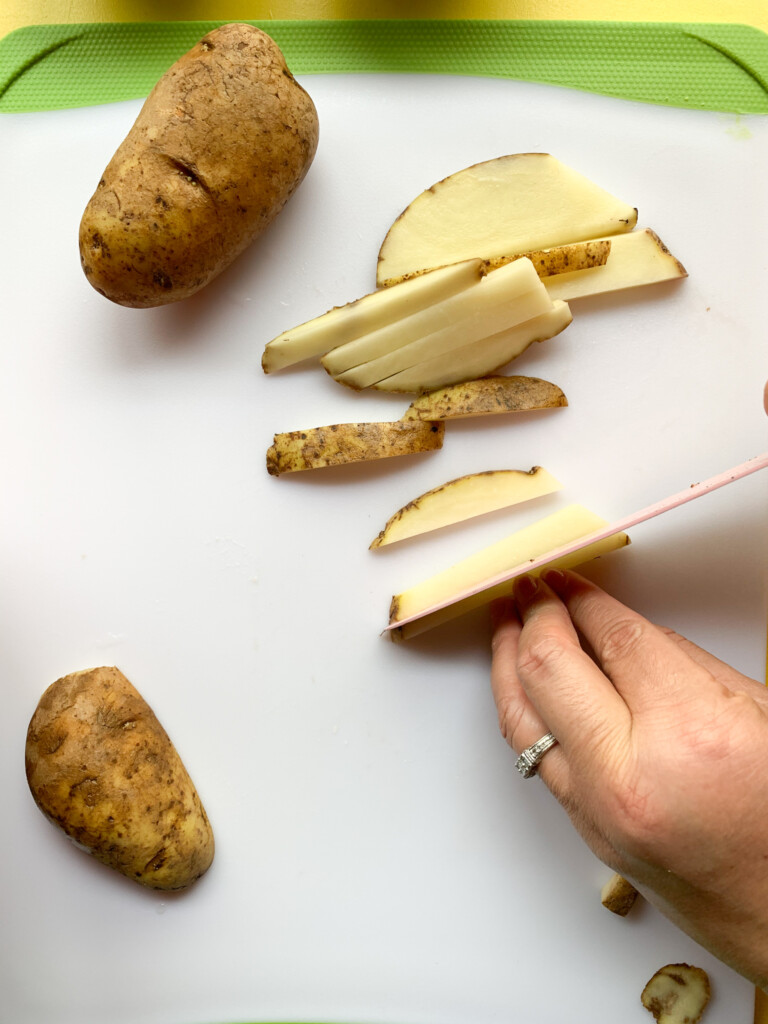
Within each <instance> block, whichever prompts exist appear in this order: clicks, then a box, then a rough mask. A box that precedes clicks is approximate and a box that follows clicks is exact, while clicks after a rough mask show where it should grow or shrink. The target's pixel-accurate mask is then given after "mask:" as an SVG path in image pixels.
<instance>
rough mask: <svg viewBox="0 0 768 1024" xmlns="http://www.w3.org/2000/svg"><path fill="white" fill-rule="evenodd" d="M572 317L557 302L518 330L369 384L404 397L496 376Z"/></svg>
mask: <svg viewBox="0 0 768 1024" xmlns="http://www.w3.org/2000/svg"><path fill="white" fill-rule="evenodd" d="M572 319H573V317H572V316H571V311H570V309H569V308H568V305H567V304H566V303H565V302H560V301H556V302H554V303H553V308H552V310H551V311H550V312H549V313H544V314H543V315H542V316H537V317H534V318H533V319H532V320H527V321H526V322H525V323H523V324H518V326H517V327H512V328H510V329H509V330H507V331H500V332H499V333H498V334H494V335H492V336H491V337H490V338H483V339H482V340H481V341H479V342H474V343H473V344H471V345H462V346H461V347H460V348H455V349H451V351H450V352H445V353H442V354H440V355H435V356H433V357H432V358H431V359H427V360H425V361H424V362H423V363H417V364H416V366H412V367H410V368H409V369H407V370H401V371H400V372H399V373H395V374H393V375H392V376H391V377H385V378H384V380H380V381H379V382H378V383H377V384H373V385H371V386H372V387H373V388H374V390H377V391H396V392H401V393H404V394H412V393H414V392H417V393H418V392H424V391H435V390H437V389H438V388H442V387H446V386H448V385H449V384H460V383H462V382H463V381H469V380H475V379H476V378H478V377H484V376H486V375H487V374H492V373H495V372H496V370H499V369H500V368H501V367H502V366H506V365H507V363H509V362H511V361H512V360H513V359H516V358H517V357H518V356H519V355H522V353H523V352H525V350H526V349H527V348H529V346H531V345H533V344H534V343H535V342H537V341H546V340H547V339H548V338H554V337H555V335H557V334H560V332H561V331H564V330H565V328H566V327H567V326H568V325H569V324H570V323H571V321H572Z"/></svg>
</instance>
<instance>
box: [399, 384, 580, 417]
mask: <svg viewBox="0 0 768 1024" xmlns="http://www.w3.org/2000/svg"><path fill="white" fill-rule="evenodd" d="M566 405H568V399H567V398H566V397H565V394H564V393H563V391H562V389H561V388H559V387H558V386H557V385H556V384H552V383H550V382H549V381H547V380H541V379H540V378H539V377H519V376H518V377H505V376H500V375H495V376H491V377H481V378H479V379H478V380H470V381H465V382H463V383H461V384H450V385H448V386H447V387H444V388H438V389H437V390H435V391H428V392H426V393H425V394H423V395H420V396H419V397H418V398H416V399H415V400H414V401H413V402H411V404H410V406H409V407H408V408H407V409H406V411H405V413H404V415H403V419H404V420H411V419H419V420H448V419H451V420H455V419H466V418H468V417H470V416H491V415H494V414H496V413H506V412H530V411H531V410H533V409H555V408H558V407H562V406H566Z"/></svg>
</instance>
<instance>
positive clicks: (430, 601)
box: [389, 504, 608, 624]
mask: <svg viewBox="0 0 768 1024" xmlns="http://www.w3.org/2000/svg"><path fill="white" fill-rule="evenodd" d="M607 525H608V524H607V523H606V522H605V520H604V519H601V517H600V516H598V515H595V513H594V512H591V511H590V510H589V509H587V508H584V507H583V506H582V505H576V504H573V505H568V506H566V507H564V508H561V509H559V510H558V511H556V512H553V513H552V514H551V515H549V516H546V517H545V518H543V519H538V520H536V521H535V522H533V523H531V524H530V525H529V526H526V527H524V528H523V529H521V530H518V531H517V532H515V533H512V534H510V535H509V536H507V537H503V538H502V539H501V540H500V541H497V542H496V543H495V544H491V545H490V547H486V548H483V549H482V550H480V551H477V552H475V554H473V555H470V556H469V557H468V558H465V559H464V560H463V561H461V562H458V563H457V564H455V565H452V566H450V568H448V569H445V570H444V571H443V572H440V573H438V574H437V575H435V576H432V577H430V578H429V579H426V580H423V581H422V582H421V583H417V584H416V585H415V586H412V587H410V588H409V589H408V590H406V591H404V592H403V593H401V594H398V595H397V596H395V597H393V598H392V606H391V608H390V617H389V621H390V624H391V623H395V622H399V621H400V620H401V619H407V618H410V617H411V616H412V615H418V614H420V613H421V612H423V611H424V610H425V609H427V608H430V607H431V606H433V605H436V604H439V603H442V602H445V601H447V600H449V599H450V598H451V597H452V595H454V594H456V595H459V594H462V593H464V592H465V591H468V590H470V589H473V588H475V587H482V586H483V584H484V583H485V581H486V580H489V579H493V578H494V577H496V576H498V575H500V574H502V573H504V572H505V571H506V570H508V569H513V568H515V566H518V565H521V564H523V563H525V562H529V561H532V560H534V559H536V558H538V557H540V556H541V555H544V554H546V553H547V552H548V551H553V550H555V549H557V548H560V547H563V546H564V545H566V544H570V543H571V542H572V541H575V540H579V539H580V538H582V537H586V536H587V535H588V534H590V533H594V532H595V531H596V530H600V529H602V528H604V527H605V526H607Z"/></svg>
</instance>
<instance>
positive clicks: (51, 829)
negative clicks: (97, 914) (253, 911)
mask: <svg viewBox="0 0 768 1024" xmlns="http://www.w3.org/2000/svg"><path fill="white" fill-rule="evenodd" d="M39 819H40V828H41V832H40V841H41V843H42V842H43V841H45V842H46V843H48V844H50V846H51V848H52V849H53V852H54V855H55V856H56V857H57V858H58V859H59V861H61V862H62V864H63V863H64V861H65V860H66V859H67V858H71V860H70V861H69V863H68V864H65V865H64V868H71V871H72V876H71V881H72V884H77V878H78V876H77V872H84V873H85V877H87V879H88V883H89V885H90V883H91V882H92V883H93V885H94V886H97V885H100V884H101V885H104V886H112V887H116V888H118V889H122V890H123V891H125V892H126V893H127V894H128V895H129V896H130V895H133V896H134V897H136V896H138V898H139V899H142V898H143V899H148V900H151V901H152V902H153V903H154V904H155V907H156V910H157V913H159V914H160V913H162V912H163V907H164V905H165V904H167V903H170V902H176V901H177V900H183V899H185V898H186V897H187V896H188V895H189V894H190V893H191V892H192V891H193V890H195V889H197V888H198V887H199V886H201V885H204V884H205V881H206V877H207V875H210V874H211V872H212V871H213V870H214V869H215V863H216V858H215V857H214V862H213V864H212V865H211V867H210V868H209V870H208V871H207V872H206V873H205V875H202V876H201V877H200V878H199V879H198V880H197V881H196V882H193V883H192V885H190V886H189V887H188V888H186V889H178V890H163V889H151V888H150V887H149V886H146V885H141V884H139V883H138V882H135V881H133V879H132V878H128V876H127V875H123V874H121V873H120V872H119V871H116V870H115V869H114V868H111V867H109V866H108V865H107V864H102V862H101V861H99V860H97V859H96V858H95V857H94V856H93V855H92V854H90V853H88V852H87V851H86V850H81V849H78V847H77V846H76V845H75V843H74V842H73V841H72V840H71V839H70V838H69V837H68V836H67V835H66V833H65V832H63V831H62V830H61V829H60V828H59V827H58V826H57V825H54V824H53V823H52V822H50V821H48V820H47V818H46V817H45V815H43V814H42V813H40V814H39ZM46 826H47V828H46ZM54 844H55V846H54ZM62 870H64V869H62ZM94 891H95V890H94Z"/></svg>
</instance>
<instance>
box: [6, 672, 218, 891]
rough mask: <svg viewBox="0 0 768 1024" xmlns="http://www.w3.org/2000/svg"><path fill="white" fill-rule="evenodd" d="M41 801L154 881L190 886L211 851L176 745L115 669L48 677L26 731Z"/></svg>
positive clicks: (105, 855)
mask: <svg viewBox="0 0 768 1024" xmlns="http://www.w3.org/2000/svg"><path fill="white" fill-rule="evenodd" d="M25 760H26V773H27V781H28V783H29V788H30V790H31V792H32V796H33V797H34V799H35V802H36V803H37V805H38V807H39V808H40V810H41V811H42V812H43V814H44V815H45V816H46V817H47V818H49V819H50V820H51V821H52V822H54V824H56V825H58V826H59V827H60V828H62V829H63V830H64V832H65V833H66V834H67V835H68V836H69V838H70V839H72V840H73V842H75V843H76V845H78V846H80V847H81V848H83V849H85V850H87V851H88V852H89V853H91V854H93V856H94V857H95V858H96V859H97V860H100V861H102V862H103V863H104V864H107V865H108V866H109V867H111V868H114V869H115V870H116V871H119V872H121V874H124V875H126V876H127V877H128V878H132V879H134V881H136V882H139V883H141V884H142V885H145V886H147V887H149V888H151V889H163V890H175V889H186V888H187V887H188V886H190V885H191V884H192V883H193V882H194V881H195V880H196V879H198V878H200V876H201V875H203V874H204V873H205V872H206V871H207V870H208V868H209V867H210V864H211V861H212V860H213V852H214V840H213V832H212V830H211V826H210V823H209V821H208V817H207V815H206V813H205V809H204V808H203V805H202V803H201V801H200V798H199V796H198V795H197V791H196V789H195V787H194V785H193V783H192V780H191V779H190V777H189V775H188V773H187V770H186V768H185V767H184V765H183V764H182V761H181V758H180V757H179V755H178V753H177V752H176V748H175V747H174V746H173V744H172V743H171V741H170V739H169V738H168V735H167V734H166V732H165V730H164V729H163V727H162V725H161V724H160V722H159V721H158V720H157V718H156V717H155V714H154V712H153V711H152V709H151V708H150V707H149V705H148V704H147V702H146V701H145V700H144V698H143V697H142V696H141V694H140V693H139V692H138V691H137V690H136V689H135V688H134V687H133V686H132V684H131V683H130V682H129V681H128V679H126V677H125V676H124V675H123V674H122V672H120V671H119V670H118V669H116V668H109V667H106V668H94V669H88V670H86V671H83V672H74V673H72V674H71V675H68V676H64V677H63V678H61V679H58V680H57V681H56V682H55V683H52V684H51V685H50V686H49V687H48V689H47V690H46V691H45V693H44V694H43V696H42V697H41V698H40V701H39V703H38V705H37V708H36V710H35V713H34V715H33V716H32V720H31V721H30V723H29V729H28V731H27V744H26V758H25Z"/></svg>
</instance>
